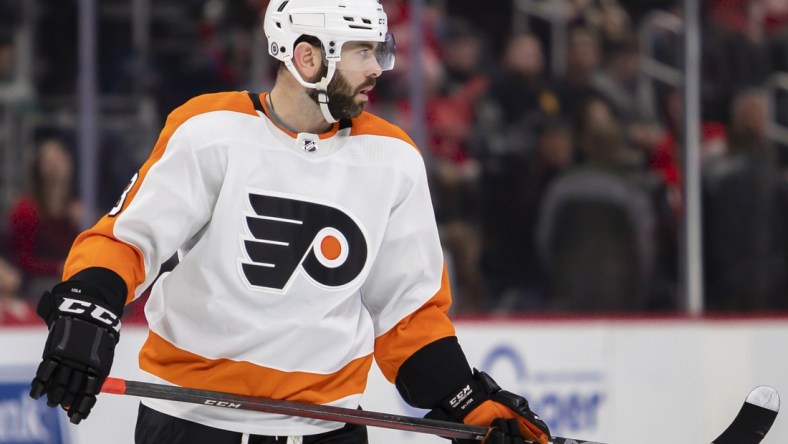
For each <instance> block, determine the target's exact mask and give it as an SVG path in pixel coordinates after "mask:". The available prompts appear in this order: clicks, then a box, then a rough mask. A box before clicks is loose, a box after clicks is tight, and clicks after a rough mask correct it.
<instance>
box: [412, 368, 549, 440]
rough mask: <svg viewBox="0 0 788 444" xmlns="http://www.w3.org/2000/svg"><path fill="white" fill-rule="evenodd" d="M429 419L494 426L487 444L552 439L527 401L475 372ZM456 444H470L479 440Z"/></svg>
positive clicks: (428, 414) (432, 412)
mask: <svg viewBox="0 0 788 444" xmlns="http://www.w3.org/2000/svg"><path fill="white" fill-rule="evenodd" d="M426 417H427V418H430V419H440V420H444V421H447V420H448V421H456V422H463V423H465V424H470V425H478V426H485V427H493V429H492V430H491V431H490V433H489V434H488V435H487V437H486V438H485V440H484V443H485V444H522V443H524V442H538V443H541V444H547V443H548V441H549V440H550V430H549V429H548V427H547V424H545V422H544V421H542V419H541V418H540V417H539V416H538V415H537V414H535V413H534V412H532V411H531V409H530V408H529V406H528V401H527V400H526V399H525V398H523V397H522V396H519V395H515V394H514V393H511V392H507V391H505V390H501V387H499V386H498V384H496V383H495V381H493V379H492V378H491V377H490V376H489V375H488V374H487V373H484V372H480V371H479V370H475V369H474V371H473V376H472V377H471V378H470V379H469V380H467V381H466V382H465V383H464V384H463V385H462V386H461V387H460V388H458V389H457V390H455V391H453V392H452V393H451V394H450V395H449V396H448V397H446V399H444V400H443V401H442V402H441V403H440V405H439V406H438V407H436V408H434V409H432V410H431V411H430V412H429V413H427V416H426ZM454 442H455V443H457V444H466V443H467V444H470V443H474V442H477V441H468V440H455V441H454Z"/></svg>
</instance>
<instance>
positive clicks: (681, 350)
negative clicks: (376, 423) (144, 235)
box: [0, 318, 788, 444]
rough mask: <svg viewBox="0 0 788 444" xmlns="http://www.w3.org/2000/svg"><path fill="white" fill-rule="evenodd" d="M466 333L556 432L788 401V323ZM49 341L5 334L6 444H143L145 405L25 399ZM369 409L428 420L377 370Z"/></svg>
mask: <svg viewBox="0 0 788 444" xmlns="http://www.w3.org/2000/svg"><path fill="white" fill-rule="evenodd" d="M457 328H458V336H459V338H460V342H461V344H462V346H463V349H464V350H465V352H466V354H467V355H468V357H469V360H470V361H471V363H472V364H473V365H475V366H477V367H478V368H480V369H482V370H485V371H487V372H488V373H490V374H491V375H492V376H493V377H494V378H495V379H496V380H497V381H498V382H499V384H500V385H501V386H502V387H504V388H506V389H508V390H510V391H514V392H517V393H521V394H523V395H525V396H526V397H527V398H528V399H529V401H530V402H531V404H532V406H533V408H534V410H536V411H538V412H539V413H540V414H541V415H542V416H543V417H544V418H545V419H546V421H547V422H548V424H550V425H551V427H552V429H553V432H554V433H555V434H557V435H562V436H570V437H578V438H583V439H592V440H599V441H601V442H607V443H611V444H662V443H664V442H672V443H675V444H702V443H708V442H710V441H711V440H712V439H714V438H715V437H716V436H717V435H718V434H719V433H720V432H721V431H722V430H723V429H724V428H725V426H726V425H727V424H728V423H729V422H730V421H731V420H732V419H733V416H734V415H735V414H736V412H737V411H738V409H739V407H740V406H741V403H742V402H743V400H744V397H745V396H746V394H747V392H748V391H749V390H750V389H751V388H753V387H755V386H757V385H770V386H773V387H775V388H776V389H777V390H778V391H779V392H780V393H781V394H782V395H783V397H784V398H785V399H788V356H787V354H786V351H785V350H786V344H788V319H787V318H758V319H716V320H709V319H704V320H692V319H671V318H667V319H666V318H662V319H625V320H621V319H595V320H592V319H582V318H572V319H569V318H567V319H558V320H556V319H553V320H540V319H530V320H520V321H514V320H495V321H492V320H485V321H463V322H458V323H457ZM145 335H146V331H145V329H144V328H139V327H127V328H125V329H124V331H123V334H122V340H121V342H120V344H119V345H118V355H117V356H116V363H115V366H114V368H113V374H114V375H115V376H118V377H122V378H127V379H136V376H137V373H136V371H137V370H136V359H137V350H138V347H139V346H140V344H141V343H142V341H143V340H144V338H145ZM45 337H46V332H45V330H43V329H39V328H6V329H0V350H3V353H2V354H0V444H9V443H14V444H20V443H25V444H27V443H31V444H33V443H35V444H38V443H47V444H49V443H52V444H56V443H63V444H95V443H103V442H112V443H113V444H132V443H133V430H134V420H135V416H136V408H137V400H136V399H134V398H129V397H119V396H113V395H102V396H100V397H99V402H98V404H97V406H96V408H95V410H94V412H93V413H92V414H91V417H90V418H89V419H88V420H86V421H85V422H83V423H82V424H81V425H79V426H72V425H70V424H67V423H66V421H64V418H65V415H64V414H61V413H62V412H60V411H57V410H52V409H48V408H46V407H45V405H44V404H42V403H33V402H29V401H28V400H27V399H26V395H25V394H26V391H27V389H28V387H29V379H30V376H31V375H32V374H33V372H34V370H35V366H36V365H37V363H38V360H39V357H40V353H41V348H42V346H43V344H44V341H45ZM363 407H364V408H366V409H369V410H377V411H384V412H392V413H398V414H409V415H421V414H423V412H420V411H417V410H414V409H411V408H409V407H408V406H407V405H405V404H404V403H403V402H402V400H401V399H400V398H399V396H398V395H397V392H396V390H395V389H394V388H393V386H391V385H390V384H389V383H388V382H387V381H386V380H385V379H384V378H383V376H382V375H381V374H380V373H379V372H378V370H377V369H376V368H373V373H372V375H371V377H370V381H369V386H368V388H367V391H366V394H365V396H364V400H363ZM53 412H54V413H53ZM783 416H784V415H783ZM370 436H371V442H372V443H375V444H389V443H391V444H394V443H398V444H399V443H403V444H421V443H424V444H428V443H446V442H448V441H446V440H443V439H440V438H436V437H431V436H426V435H417V434H413V433H407V432H397V431H387V430H381V429H371V430H370ZM763 442H764V444H769V443H784V442H788V418H784V417H782V416H779V417H778V418H777V421H776V422H775V424H774V427H773V428H772V431H771V432H770V433H769V435H768V436H767V437H766V439H765V440H764V441H763Z"/></svg>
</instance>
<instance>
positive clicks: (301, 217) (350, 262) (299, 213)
mask: <svg viewBox="0 0 788 444" xmlns="http://www.w3.org/2000/svg"><path fill="white" fill-rule="evenodd" d="M249 203H250V204H251V208H252V210H253V211H254V214H253V215H249V216H247V217H246V227H247V228H248V233H249V234H250V235H251V237H252V238H247V239H243V247H244V250H245V252H246V257H245V258H244V259H242V260H241V272H242V274H243V277H244V279H245V280H246V282H247V283H248V284H250V285H252V286H254V287H260V288H266V289H274V290H284V289H285V287H287V285H288V284H289V283H290V282H291V280H292V279H293V277H294V276H296V275H297V274H298V273H299V272H303V273H305V274H306V275H307V276H308V277H310V278H311V279H312V280H314V281H315V282H317V283H319V284H322V285H324V286H326V287H341V286H343V285H346V284H348V283H350V282H352V281H353V280H354V279H355V278H356V277H358V276H359V274H360V273H361V270H362V269H363V268H364V265H365V264H366V261H367V240H366V239H365V236H364V232H363V231H362V229H361V227H359V225H358V223H356V221H355V220H354V218H353V217H351V216H350V215H348V214H346V213H345V212H343V211H341V210H339V209H337V208H334V207H331V206H328V205H322V204H319V203H315V202H307V201H303V200H297V199H292V198H286V197H280V196H269V195H263V194H254V193H250V194H249Z"/></svg>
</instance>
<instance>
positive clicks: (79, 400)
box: [30, 281, 122, 424]
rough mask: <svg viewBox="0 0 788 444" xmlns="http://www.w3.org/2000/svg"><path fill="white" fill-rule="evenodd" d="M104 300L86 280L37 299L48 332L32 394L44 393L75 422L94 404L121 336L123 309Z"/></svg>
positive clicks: (51, 405) (77, 422) (35, 395)
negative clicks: (120, 316)
mask: <svg viewBox="0 0 788 444" xmlns="http://www.w3.org/2000/svg"><path fill="white" fill-rule="evenodd" d="M108 300H109V298H107V297H104V296H103V291H102V290H100V289H99V288H98V287H95V286H93V285H91V284H89V283H87V282H80V281H66V282H63V283H60V284H58V285H56V286H55V287H54V288H53V289H52V292H51V293H50V292H46V293H44V295H43V296H41V300H40V301H39V303H38V309H37V311H38V315H39V316H41V317H42V318H44V320H45V321H46V323H47V326H49V336H48V337H47V342H46V345H45V346H44V353H43V356H42V359H43V361H42V362H41V365H39V366H38V370H37V371H36V376H35V378H34V379H33V382H32V384H31V388H30V396H31V397H33V399H38V398H40V397H41V396H42V395H44V394H46V395H47V405H49V406H50V407H56V406H58V405H61V406H63V408H64V409H66V410H67V411H68V417H69V419H70V421H71V422H72V423H74V424H79V422H80V421H81V420H82V419H84V418H87V417H88V414H90V409H91V408H93V405H94V404H95V403H96V395H97V394H98V393H99V391H100V390H101V385H102V384H103V383H104V380H105V379H106V378H107V375H109V370H110V367H111V366H112V360H113V357H114V356H115V344H117V342H118V339H119V338H120V318H119V314H120V313H121V312H122V307H121V308H120V309H118V308H117V307H116V308H115V309H112V308H110V304H109V303H108V302H107V301H108Z"/></svg>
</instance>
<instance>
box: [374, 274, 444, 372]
mask: <svg viewBox="0 0 788 444" xmlns="http://www.w3.org/2000/svg"><path fill="white" fill-rule="evenodd" d="M450 305H451V291H450V290H449V275H448V273H447V272H446V267H445V266H444V267H443V277H442V279H441V288H440V289H439V290H438V292H437V293H436V294H435V296H433V297H432V298H431V299H430V300H429V301H427V302H426V303H425V304H424V305H422V306H421V307H420V308H419V309H418V310H416V311H415V312H413V313H411V314H410V315H409V316H407V317H406V318H404V319H402V320H401V321H399V323H397V325H395V326H394V327H392V328H391V329H390V330H389V331H387V332H386V333H384V334H382V335H380V336H379V337H377V338H376V339H375V361H376V362H377V364H378V367H380V371H381V372H382V373H383V376H385V377H386V379H388V380H389V381H390V382H391V383H394V381H395V379H396V378H397V373H398V372H399V368H400V366H402V364H403V363H404V362H405V361H406V360H407V359H408V358H409V357H411V356H412V355H413V354H414V353H416V352H417V351H419V349H421V348H422V347H424V346H425V345H427V344H429V343H431V342H434V341H437V340H438V339H442V338H445V337H449V336H454V334H455V332H454V326H453V325H452V323H451V321H450V320H449V317H448V315H447V312H448V311H449V306H450Z"/></svg>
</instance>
